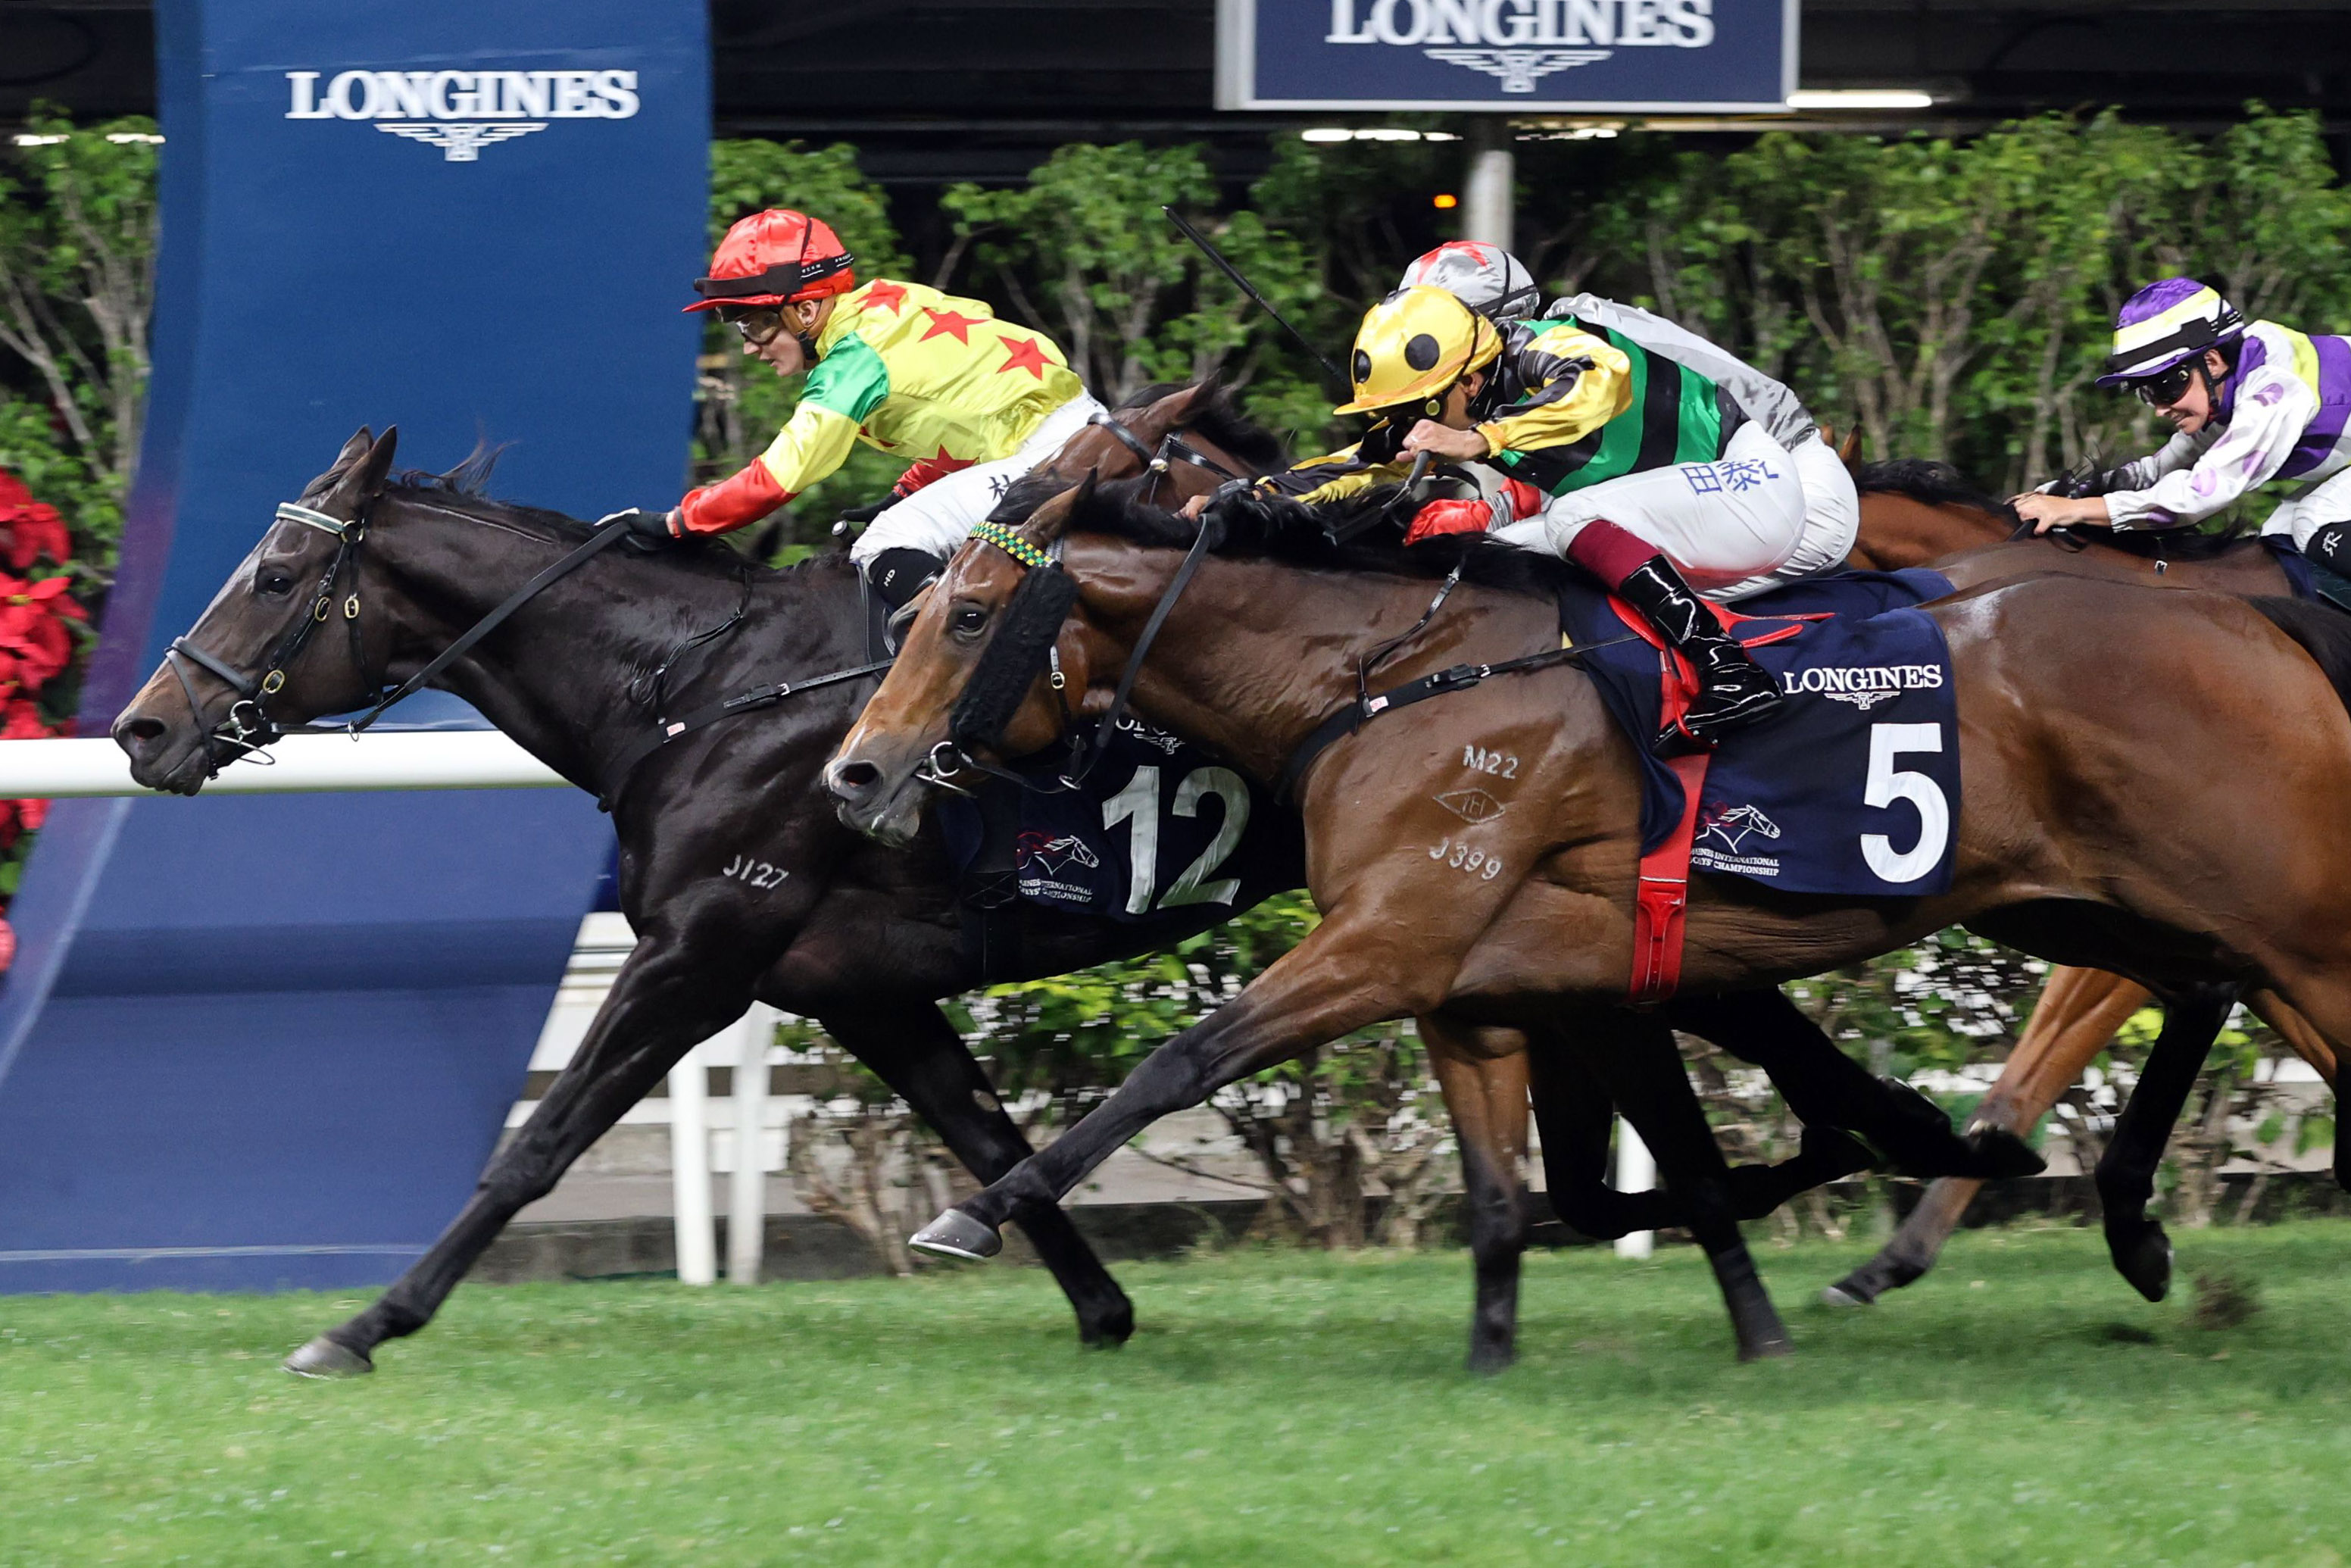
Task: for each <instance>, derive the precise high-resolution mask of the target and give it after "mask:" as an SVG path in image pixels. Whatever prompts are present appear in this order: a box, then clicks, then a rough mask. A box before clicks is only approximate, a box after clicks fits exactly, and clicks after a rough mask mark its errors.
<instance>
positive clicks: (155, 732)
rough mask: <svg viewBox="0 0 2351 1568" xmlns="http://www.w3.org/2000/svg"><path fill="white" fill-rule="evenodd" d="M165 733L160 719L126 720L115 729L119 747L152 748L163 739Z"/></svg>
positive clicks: (115, 737) (116, 741) (141, 718)
mask: <svg viewBox="0 0 2351 1568" xmlns="http://www.w3.org/2000/svg"><path fill="white" fill-rule="evenodd" d="M163 731H164V725H163V721H162V719H160V718H146V717H140V718H125V719H123V720H122V721H121V722H120V723H119V724H117V725H116V726H115V727H114V739H115V743H116V744H117V745H119V746H125V747H129V746H152V745H153V744H154V743H155V742H156V741H159V740H161V739H162V738H163Z"/></svg>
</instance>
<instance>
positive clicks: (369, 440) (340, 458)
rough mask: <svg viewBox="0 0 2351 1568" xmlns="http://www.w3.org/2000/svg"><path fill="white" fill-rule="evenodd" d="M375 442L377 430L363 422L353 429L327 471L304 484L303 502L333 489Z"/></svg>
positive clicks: (322, 495)
mask: <svg viewBox="0 0 2351 1568" xmlns="http://www.w3.org/2000/svg"><path fill="white" fill-rule="evenodd" d="M374 444H375V432H374V431H372V430H370V429H369V428H368V427H367V426H366V425H364V424H362V425H360V427H359V429H357V430H356V431H353V432H352V433H351V438H350V440H349V441H346V442H344V443H343V449H342V450H341V451H340V452H338V453H336V454H335V460H334V461H333V462H332V463H329V464H328V465H327V471H326V472H325V473H324V474H321V475H319V476H318V477H317V478H316V479H313V480H311V481H310V482H309V483H308V485H305V486H302V500H303V502H304V503H305V504H306V505H307V504H308V503H309V502H312V501H316V500H318V499H319V498H320V497H324V496H325V495H326V494H327V492H329V490H331V489H333V488H334V487H335V482H336V481H337V480H339V479H340V478H341V477H342V476H344V475H346V474H348V473H350V471H351V468H352V465H355V464H356V463H358V462H359V460H360V458H362V457H365V456H366V455H367V454H368V448H369V447H371V446H373V445H374Z"/></svg>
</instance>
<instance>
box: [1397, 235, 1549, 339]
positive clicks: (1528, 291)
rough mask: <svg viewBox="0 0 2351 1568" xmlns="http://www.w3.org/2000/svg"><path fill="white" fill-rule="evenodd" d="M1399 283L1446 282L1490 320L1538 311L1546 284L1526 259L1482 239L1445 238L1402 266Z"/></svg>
mask: <svg viewBox="0 0 2351 1568" xmlns="http://www.w3.org/2000/svg"><path fill="white" fill-rule="evenodd" d="M1396 287H1399V288H1442V289H1444V290H1445V291H1446V292H1447V294H1450V295H1452V296H1453V298H1456V299H1458V300H1459V301H1461V303H1462V304H1464V305H1467V306H1468V307H1469V308H1470V309H1472V310H1475V311H1477V312H1478V314H1479V315H1480V316H1483V317H1485V318H1486V319H1488V320H1489V321H1517V320H1521V319H1525V318H1526V317H1529V316H1531V315H1533V314H1534V313H1535V308H1536V307H1538V306H1540V305H1541V303H1542V290H1541V289H1540V288H1538V287H1535V278H1534V274H1532V273H1531V272H1529V271H1528V270H1527V267H1526V263H1524V262H1522V261H1520V259H1519V258H1518V257H1517V256H1512V255H1511V254H1510V252H1509V251H1507V250H1504V249H1503V248H1502V247H1501V246H1498V245H1488V244H1487V243H1486V242H1485V241H1484V240H1479V239H1457V240H1447V242H1446V243H1445V244H1443V245H1441V246H1437V248H1436V249H1435V250H1432V251H1430V252H1428V253H1427V254H1426V255H1425V256H1418V257H1416V258H1415V260H1414V261H1413V264H1412V265H1411V266H1410V267H1405V269H1404V281H1403V282H1402V283H1399V284H1397V285H1396Z"/></svg>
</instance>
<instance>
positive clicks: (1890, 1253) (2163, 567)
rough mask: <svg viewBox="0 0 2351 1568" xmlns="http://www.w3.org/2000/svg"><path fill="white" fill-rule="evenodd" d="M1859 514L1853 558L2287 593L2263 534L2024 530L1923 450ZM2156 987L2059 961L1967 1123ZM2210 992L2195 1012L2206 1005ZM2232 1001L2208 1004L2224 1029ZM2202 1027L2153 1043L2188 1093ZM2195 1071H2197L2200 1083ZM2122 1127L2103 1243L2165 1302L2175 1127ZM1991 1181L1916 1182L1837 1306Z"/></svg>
mask: <svg viewBox="0 0 2351 1568" xmlns="http://www.w3.org/2000/svg"><path fill="white" fill-rule="evenodd" d="M1855 483H1856V486H1857V487H1858V489H1859V490H1860V494H1861V528H1860V532H1859V535H1858V537H1857V538H1856V540H1855V546H1854V550H1853V554H1852V555H1851V556H1850V557H1849V558H1848V564H1849V565H1853V566H1856V567H1861V568H1865V569H1867V570H1886V571H1891V570H1899V569H1901V568H1904V567H1916V566H1933V567H1934V568H1936V569H1937V570H1939V571H1941V572H1943V573H1944V574H1945V575H1946V576H1948V577H1949V578H1950V579H1951V580H1952V582H1953V583H1954V585H1956V586H1958V587H1959V588H1961V589H1967V588H1970V587H1976V586H1980V585H1981V584H1983V583H1986V582H1993V581H1999V580H2004V579H2007V578H2011V577H2015V576H2019V575H2022V574H2026V573H2034V572H2060V573H2064V574H2068V575H2074V576H2083V577H2097V578H2103V579H2106V580H2113V581H2117V582H2129V583H2135V584H2137V585H2139V586H2142V587H2148V588H2168V589H2186V590H2206V591H2219V592H2223V593H2235V594H2242V595H2263V594H2277V595H2285V594H2291V593H2292V592H2293V591H2294V587H2293V583H2292V580H2290V578H2289V577H2288V576H2287V573H2286V571H2285V569H2284V568H2283V565H2281V564H2280V560H2279V557H2278V555H2277V553H2276V552H2275V551H2274V550H2273V549H2270V548H2269V546H2268V545H2267V544H2265V543H2264V542H2263V541H2262V540H2261V539H2259V538H2244V537H2241V536H2239V535H2234V534H2220V535H2211V534H2197V533H2190V534H2166V533H2125V534H2116V533H2114V532H2112V531H2111V530H2108V529H2104V528H2081V529H2074V530H2061V531H2060V532H2059V533H2057V534H2050V535H2042V536H2038V537H2034V536H2032V535H2029V534H2027V535H2022V537H2020V530H2021V528H2022V519H2021V518H2020V517H2018V516H2017V514H2016V511H2015V509H2014V508H2013V507H2010V506H2009V505H2008V504H2007V503H2006V502H2004V501H2001V500H1999V499H1997V498H1996V497H1992V496H1991V495H1989V494H1987V493H1985V492H1984V491H1982V490H1980V489H1979V488H1977V487H1976V486H1972V485H1970V484H1969V483H1968V482H1967V481H1966V480H1965V479H1964V478H1963V477H1961V476H1960V475H1959V473H1958V471H1957V470H1955V469H1953V468H1951V467H1950V466H1949V465H1947V464H1941V463H1930V462H1924V461H1918V460H1902V461H1896V462H1891V463H1873V464H1868V465H1863V466H1861V467H1859V468H1857V469H1856V470H1855ZM2149 999H2150V997H2149V993H2148V991H2147V988H2145V987H2143V986H2140V985H2137V984H2135V983H2133V982H2132V981H2129V980H2126V979H2125V978H2123V977H2121V976H2119V975H2112V974H2106V973H2104V972H2101V971H2098V970H2095V969H2080V968H2069V967H2058V968H2056V969H2054V970H2053V971H2052V972H2051V974H2050V976H2049V978H2048V980H2047V982H2046V983H2045V984H2044V985H2043V988H2042V992H2041V998H2040V1000H2039V1002H2038V1003H2037V1004H2036V1005H2035V1006H2034V1008H2033V1009H2032V1016H2031V1017H2030V1018H2029V1019H2027V1020H2026V1024H2025V1029H2024V1031H2023V1033H2022V1035H2021V1036H2020V1037H2019V1039H2018V1040H2017V1043H2016V1046H2015V1049H2014V1050H2013V1051H2011V1053H2010V1055H2009V1059H2008V1061H2007V1062H2006V1063H2005V1064H2004V1066H2003V1067H2002V1069H2001V1075H2000V1078H1999V1081H1998V1082H1995V1083H1994V1084H1993V1085H1992V1087H1991V1091H1990V1092H1988V1093H1987V1094H1986V1095H1985V1096H1984V1099H1983V1100H1982V1102H1981V1103H1980V1104H1979V1105H1978V1106H1977V1107H1976V1110H1975V1113H1974V1115H1973V1118H1972V1120H1971V1122H1970V1125H1971V1126H1974V1127H1999V1128H2003V1129H2005V1130H2007V1131H2009V1132H2011V1133H2013V1134H2018V1135H2020V1136H2022V1135H2024V1134H2030V1133H2031V1131H2032V1128H2033V1126H2034V1125H2035V1124H2038V1123H2039V1122H2040V1120H2041V1119H2042V1118H2043V1116H2045V1115H2046V1114H2048V1113H2049V1111H2050V1109H2051V1107H2053V1105H2054V1104H2055V1103H2057V1101H2058V1099H2059V1097H2060V1096H2062V1095H2063V1094H2064V1092H2065V1091H2066V1090H2067V1089H2068V1088H2069V1087H2071V1086H2072V1085H2073V1084H2074V1082H2078V1081H2079V1080H2080V1078H2081V1076H2082V1072H2083V1071H2084V1070H2085V1068H2086V1067H2088V1066H2089V1064H2090V1062H2091V1061H2093V1060H2095V1058H2096V1056H2097V1055H2098V1053H2099V1052H2100V1051H2104V1050H2105V1048H2106V1044H2107V1042H2108V1041H2109V1040H2112V1039H2113V1038H2114V1034H2115V1031H2116V1030H2117V1029H2118V1028H2120V1027H2121V1025H2122V1024H2123V1022H2124V1021H2125V1020H2126V1019H2128V1018H2130V1016H2131V1015H2132V1014H2134V1013H2136V1012H2137V1011H2138V1010H2139V1009H2141V1008H2143V1007H2145V1006H2147V1002H2148V1001H2149ZM2211 1000H2212V998H2210V997H2209V996H2208V997H2205V998H2201V1000H2200V1003H2199V1005H2198V1006H2197V1007H2196V1008H2195V1009H2194V1010H2193V1013H2192V1015H2191V1016H2192V1017H2193V1018H2199V1019H2200V1018H2203V1017H2205V1016H2206V1015H2207V1014H2209V1012H2210V1002H2211ZM2226 1013H2227V1009H2226V1008H2225V1007H2223V1008H2221V1009H2220V1016H2219V1017H2214V1018H2211V1019H2210V1026H2211V1032H2213V1033H2217V1032H2218V1030H2219V1028H2220V1022H2221V1021H2222V1020H2223V1019H2225V1017H2226ZM2264 1019H2265V1021H2267V1022H2268V1023H2269V1024H2270V1025H2271V1027H2272V1028H2273V1029H2275V1030H2277V1031H2278V1033H2279V1034H2280V1035H2281V1036H2282V1037H2283V1038H2284V1039H2285V1040H2286V1041H2287V1043H2288V1044H2290V1045H2291V1046H2292V1047H2293V1048H2294V1051H2296V1052H2297V1053H2298V1054H2299V1055H2301V1056H2302V1057H2303V1058H2304V1060H2305V1061H2309V1062H2310V1063H2311V1065H2312V1066H2313V1067H2314V1068H2316V1069H2317V1071H2318V1073H2319V1075H2320V1076H2321V1077H2322V1078H2324V1079H2325V1081H2326V1082H2329V1083H2335V1078H2336V1074H2335V1057H2334V1053H2333V1051H2330V1050H2329V1049H2328V1047H2327V1045H2326V1042H2325V1040H2322V1039H2320V1038H2319V1036H2318V1034H2317V1033H2316V1031H2315V1030H2312V1029H2311V1028H2310V1027H2309V1026H2308V1025H2307V1024H2306V1023H2304V1021H2303V1020H2302V1019H2300V1018H2299V1017H2297V1016H2296V1015H2295V1014H2294V1012H2293V1011H2292V1009H2286V1008H2282V1007H2277V1006H2275V1005H2272V1006H2270V1007H2269V1008H2268V1009H2266V1010H2265V1012H2264ZM2195 1033H2196V1031H2195V1030H2194V1029H2192V1028H2190V1029H2181V1028H2179V1027H2176V1020H2174V1019H2170V1018H2169V1017H2167V1019H2166V1021H2165V1029H2164V1030H2163V1033H2162V1036H2161V1037H2160V1039H2159V1040H2158V1047H2157V1051H2158V1055H2160V1057H2161V1058H2162V1060H2163V1063H2164V1065H2161V1066H2158V1063H2157V1061H2155V1060H2154V1059H2153V1058H2151V1059H2150V1061H2149V1064H2148V1069H2147V1071H2148V1073H2149V1075H2150V1076H2149V1080H2148V1082H2149V1086H2150V1087H2158V1086H2159V1087H2158V1092H2159V1093H2160V1094H2161V1095H2162V1096H2164V1097H2166V1098H2168V1097H2171V1096H2172V1095H2173V1094H2174V1092H2175V1091H2176V1092H2178V1093H2179V1095H2180V1096H2182V1097H2183V1099H2184V1093H2185V1087H2184V1082H2183V1080H2182V1078H2181V1069H2180V1068H2179V1066H2178V1061H2179V1059H2180V1058H2181V1056H2182V1053H2187V1052H2193V1053H2194V1056H2195V1059H2196V1060H2197V1061H2201V1060H2202V1055H2203V1047H2209V1045H2210V1040H2209V1039H2207V1040H2204V1042H2203V1046H2201V1047H2199V1045H2198V1044H2197V1043H2196V1040H2195ZM2192 1079H2193V1071H2192V1070H2191V1071H2189V1073H2188V1079H2187V1081H2186V1082H2192ZM2168 1133H2169V1124H2168V1120H2159V1119H2158V1117H2157V1116H2156V1115H2155V1114H2154V1113H2153V1108H2152V1105H2151V1104H2150V1105H2144V1106H2142V1105H2138V1104H2137V1096H2134V1111H2133V1113H2126V1120H2125V1121H2124V1122H2122V1123H2121V1124H2118V1125H2117V1127H2116V1133H2115V1136H2114V1137H2113V1138H2112V1139H2111V1140H2110V1141H2109V1143H2108V1145H2107V1149H2106V1152H2105V1155H2103V1156H2102V1157H2101V1159H2100V1162H2099V1166H2098V1171H2097V1176H2098V1186H2099V1192H2100V1197H2101V1207H2102V1208H2103V1209H2104V1211H2105V1231H2106V1238H2107V1243H2108V1248H2109V1250H2110V1252H2111V1253H2112V1255H2113V1257H2114V1259H2115V1262H2116V1268H2117V1269H2118V1270H2120V1271H2121V1272H2122V1273H2123V1275H2124V1277H2125V1278H2126V1279H2127V1280H2128V1281H2130V1282H2131V1284H2132V1286H2133V1287H2134V1288H2136V1289H2137V1291H2139V1293H2140V1294H2142V1295H2144V1296H2146V1297H2147V1299H2148V1300H2150V1301H2160V1300H2161V1299H2162V1298H2163V1296H2164V1294H2165V1293H2166V1291H2167V1290H2168V1285H2169V1280H2170V1248H2169V1244H2168V1240H2167V1239H2166V1238H2165V1236H2164V1234H2163V1230H2162V1228H2161V1226H2159V1225H2158V1224H2155V1223H2154V1222H2152V1221H2149V1220H2147V1219H2146V1218H2145V1215H2144V1211H2145V1207H2146V1204H2147V1198H2148V1197H2149V1196H2150V1195H2151V1193H2152V1190H2153V1178H2154V1172H2155V1167H2156V1165H2157V1163H2158V1161H2159V1160H2160V1157H2161V1154H2162V1147H2163V1144H2164V1142H2165V1140H2166V1138H2167V1137H2168ZM2335 1175H2336V1179H2337V1180H2338V1181H2340V1182H2342V1183H2344V1184H2346V1185H2351V1125H2346V1124H2345V1123H2344V1122H2343V1121H2342V1120H2341V1119H2340V1118H2338V1121H2337V1138H2336V1155H2335ZM1982 1185H1983V1184H1982V1182H1981V1181H1980V1180H1978V1179H1975V1178H1973V1177H1968V1176H1944V1177H1939V1178H1938V1179H1937V1180H1936V1182H1935V1183H1934V1185H1933V1186H1931V1187H1930V1188H1929V1189H1928V1191H1927V1192H1926V1193H1925V1194H1924V1195H1923V1196H1922V1197H1920V1199H1919V1201H1918V1203H1917V1206H1916V1207H1913V1208H1912V1209H1911V1211H1910V1213H1909V1214H1908V1215H1907V1216H1906V1217H1905V1218H1904V1219H1903V1221H1902V1223H1901V1225H1900V1226H1899V1227H1897V1228H1896V1231H1895V1233H1894V1235H1893V1236H1892V1237H1890V1238H1888V1239H1887V1240H1886V1245H1885V1246H1884V1247H1883V1248H1881V1249H1879V1250H1878V1252H1877V1254H1876V1256H1875V1257H1873V1258H1871V1259H1870V1260H1868V1261H1867V1262H1865V1263H1864V1264H1862V1265H1861V1266H1860V1267H1859V1268H1857V1269H1855V1270H1853V1271H1852V1272H1851V1273H1849V1274H1847V1275H1846V1276H1845V1277H1844V1279H1842V1280H1839V1281H1837V1282H1836V1283H1834V1284H1833V1285H1830V1286H1828V1287H1827V1288H1826V1289H1825V1290H1824V1291H1823V1292H1822V1295H1823V1299H1824V1300H1826V1301H1829V1302H1830V1303H1831V1304H1832V1305H1837V1306H1863V1305H1867V1304H1869V1303H1870V1302H1872V1301H1876V1299H1877V1298H1878V1297H1879V1296H1881V1295H1882V1294H1884V1293H1885V1292H1886V1291H1889V1290H1896V1289H1899V1288H1900V1287H1902V1286H1905V1285H1907V1284H1910V1283H1913V1282H1914V1281H1917V1280H1918V1279H1920V1278H1922V1277H1923V1276H1924V1275H1925V1274H1926V1273H1927V1272H1928V1270H1930V1269H1932V1268H1933V1267H1934V1264H1935V1260H1936V1258H1937V1257H1938V1255H1939V1254H1940V1252H1941V1250H1942V1248H1943V1245H1944V1243H1945V1242H1947V1241H1948V1240H1949V1239H1950V1237H1951V1234H1952V1233H1953V1232H1954V1231H1955V1230H1957V1229H1958V1228H1959V1221H1960V1218H1961V1217H1962V1216H1963V1215H1964V1214H1965V1213H1966V1211H1967V1207H1968V1205H1969V1204H1970V1202H1972V1201H1973V1199H1974V1197H1975V1195H1976V1193H1977V1192H1978V1191H1979V1190H1980V1188H1981V1186H1982Z"/></svg>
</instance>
